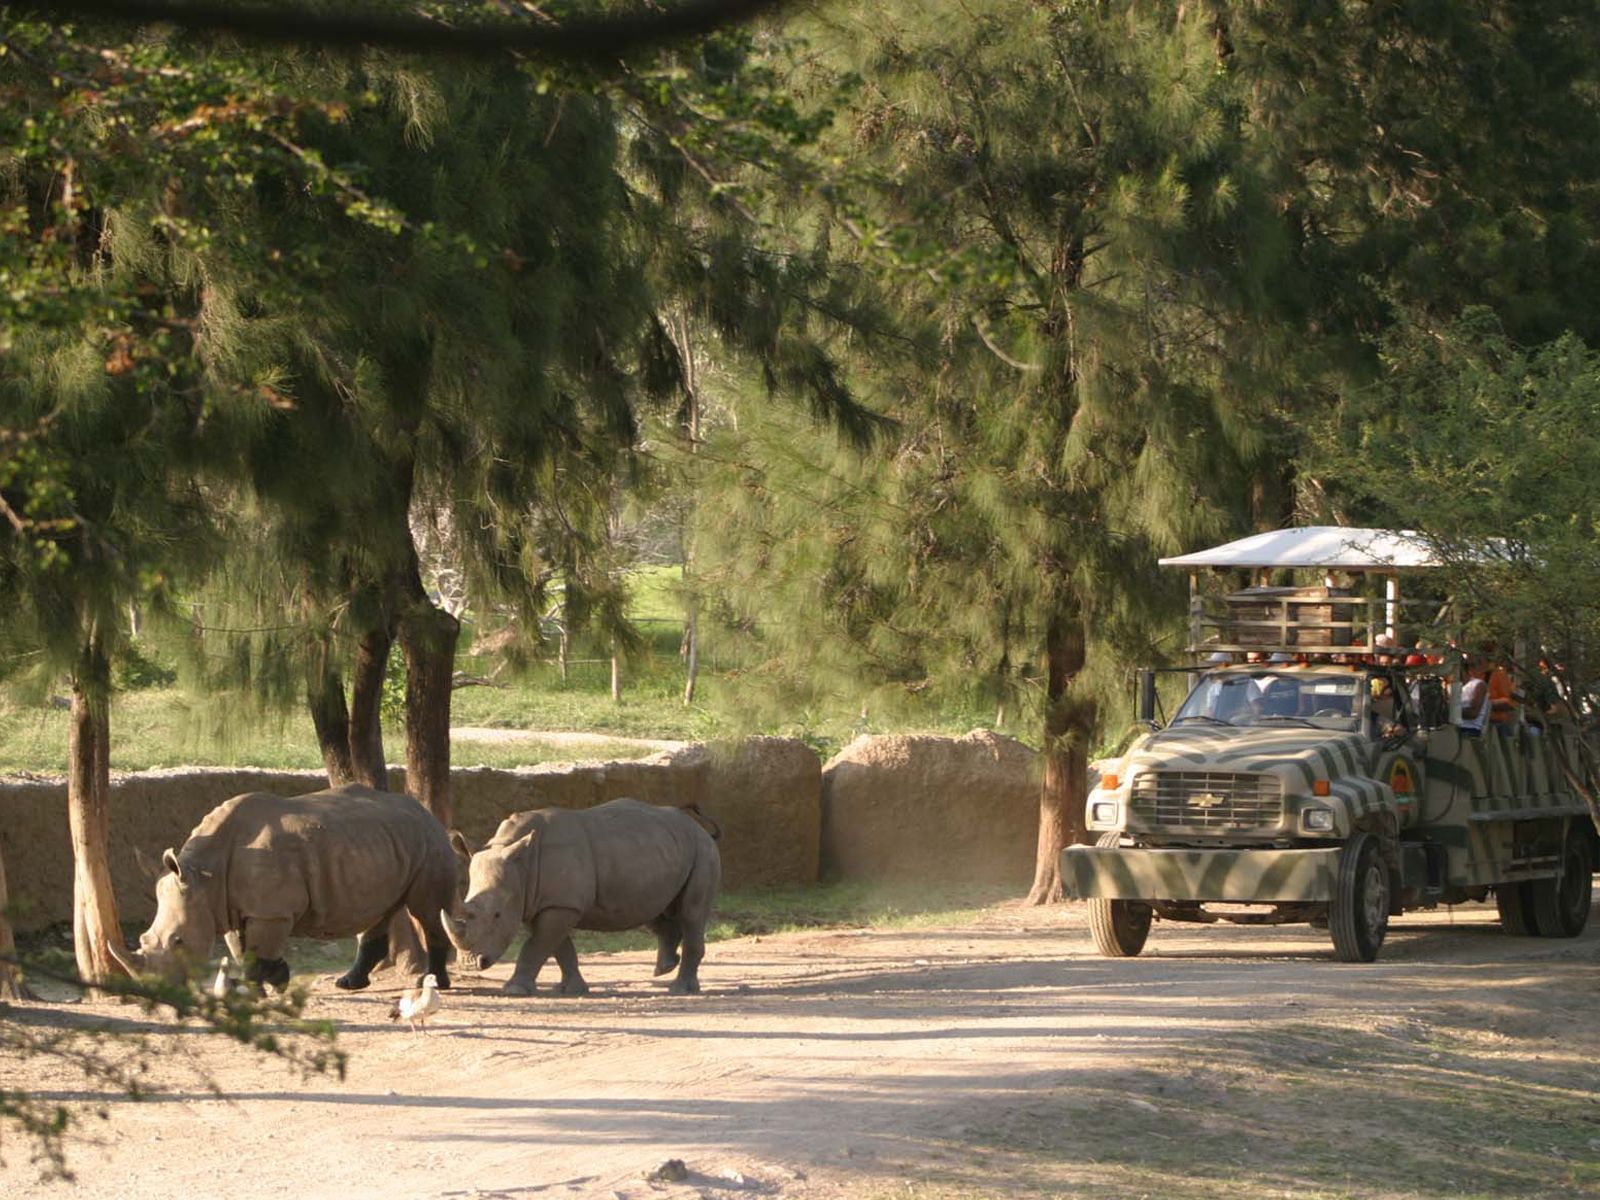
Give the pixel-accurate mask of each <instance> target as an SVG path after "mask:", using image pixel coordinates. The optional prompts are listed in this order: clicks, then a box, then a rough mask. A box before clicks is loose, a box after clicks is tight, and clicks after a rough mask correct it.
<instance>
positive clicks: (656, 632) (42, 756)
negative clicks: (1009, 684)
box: [0, 566, 984, 775]
mask: <svg viewBox="0 0 1600 1200" xmlns="http://www.w3.org/2000/svg"><path fill="white" fill-rule="evenodd" d="M681 578H682V576H681V573H680V571H679V569H678V568H677V567H674V566H657V567H649V568H644V569H641V570H639V571H638V572H636V573H635V574H634V576H633V578H632V580H631V582H630V601H629V603H630V613H631V615H632V616H633V619H634V620H635V621H636V622H637V623H638V625H639V631H640V633H641V635H642V645H641V647H640V648H639V649H638V650H637V651H636V652H634V653H633V654H631V655H629V656H628V657H627V659H626V660H625V661H624V663H623V667H622V678H623V691H622V699H621V701H620V702H618V701H615V700H613V699H612V698H611V661H610V652H609V647H607V646H603V645H599V644H596V643H593V642H592V641H585V640H584V639H581V638H580V639H579V640H578V641H577V643H576V644H575V646H574V648H573V654H572V661H571V662H570V663H569V671H568V677H567V678H566V679H562V677H561V673H560V670H559V669H558V667H557V665H556V664H555V662H554V661H541V662H535V663H533V664H531V665H530V666H528V667H527V668H525V669H524V670H522V671H520V672H511V671H510V670H508V669H507V667H506V665H505V664H504V663H503V662H502V661H500V660H499V659H498V658H494V657H490V656H481V655H473V654H472V653H470V647H471V644H472V642H473V640H474V637H475V634H476V631H475V630H473V629H470V628H469V629H467V630H464V631H463V637H462V651H461V654H460V656H459V659H458V664H457V665H458V667H459V668H460V670H461V671H462V672H463V673H465V674H466V675H468V676H471V677H474V678H477V679H482V680H484V681H486V683H487V686H467V687H462V688H459V689H458V690H457V691H456V693H455V696H454V699H453V711H452V724H453V725H454V726H455V727H457V728H460V727H463V726H487V727H490V728H496V729H515V730H533V731H546V730H549V731H579V732H586V733H595V734H601V735H607V734H610V735H615V736H616V737H618V738H655V739H663V738H665V739H672V740H676V741H707V740H711V739H714V738H718V737H737V736H741V735H747V734H753V733H766V734H777V735H780V736H785V737H798V738H801V739H803V740H805V741H807V742H809V743H810V744H811V745H813V746H815V747H816V748H817V750H818V752H819V753H821V754H823V755H829V754H831V753H833V752H834V751H836V750H837V749H839V747H841V746H842V745H844V744H845V743H847V742H848V741H849V740H850V739H851V738H852V737H854V736H855V735H856V734H857V733H861V732H873V733H883V732H893V731H898V730H903V729H905V728H907V727H908V726H909V725H911V724H914V725H915V727H916V728H918V729H923V730H927V731H929V732H937V733H953V734H959V733H965V732H967V731H968V730H969V729H972V728H974V727H976V726H979V725H981V724H983V722H984V714H980V713H977V712H972V711H949V710H937V711H930V712H929V713H927V714H926V716H925V717H921V718H918V719H915V720H914V721H907V720H906V719H901V721H900V722H899V723H892V724H891V723H884V722H879V723H873V724H869V723H867V722H864V721H863V719H862V717H861V712H860V705H859V701H858V700H855V699H854V698H850V697H841V698H840V700H839V701H838V703H837V704H835V705H833V706H831V707H828V708H823V709H819V710H807V711H799V712H793V713H774V712H772V711H771V710H770V709H767V708H764V707H763V706H762V705H761V704H758V703H754V702H752V698H753V692H752V690H751V685H750V684H748V683H747V682H745V680H744V678H743V677H742V675H741V672H742V670H743V669H744V668H745V667H747V666H748V664H743V663H737V662H725V661H722V660H721V659H720V658H719V656H718V652H717V648H716V646H715V645H714V644H712V643H708V644H707V645H706V647H704V649H703V650H702V656H701V672H700V682H699V687H698V690H697V694H696V702H695V704H694V705H692V706H685V705H684V703H683V687H684V678H685V674H684V664H683V662H682V660H681V658H680V657H679V648H680V644H681V641H682V637H683V605H682V598H681V595H680V592H679V587H680V581H681ZM713 641H714V639H713ZM550 653H551V656H552V659H553V655H554V651H553V649H552V650H551V651H550ZM399 663H400V656H399V654H398V652H396V654H395V656H394V659H393V661H392V662H391V668H390V674H391V682H390V687H389V699H388V701H387V702H386V703H389V704H390V715H391V716H393V717H394V722H393V724H392V725H391V726H388V727H386V729H385V734H384V736H385V745H386V746H387V748H388V753H389V760H390V761H391V762H398V761H401V760H402V759H403V757H404V746H405V739H404V734H403V731H402V730H401V728H400V727H399V721H398V717H399V714H398V712H397V711H393V709H394V708H395V707H396V706H397V703H398V699H399V697H400V695H402V694H403V693H402V688H403V679H402V676H401V674H400V666H399ZM67 732H68V714H67V712H66V709H65V701H64V700H63V699H62V697H61V696H60V695H57V696H55V697H53V698H47V699H45V700H43V701H41V700H39V699H37V698H29V697H27V696H25V694H24V693H22V692H20V691H17V690H13V689H5V688H0V774H10V775H17V774H32V775H60V774H62V773H64V771H65V768H66V759H67ZM650 752H651V751H650V750H649V749H647V748H639V747H633V746H628V745H625V744H622V743H620V742H619V743H608V744H597V745H585V746H583V747H581V748H573V747H569V746H562V745H558V744H553V743H549V742H545V743H540V742H537V741H533V742H520V741H519V742H518V743H517V744H514V745H508V744H495V743H487V742H483V741H465V740H463V741H458V742H457V744H456V746H455V748H454V751H453V758H454V761H455V762H456V763H457V765H461V766H474V765H482V766H490V767H512V766H522V765H530V764H534V763H539V762H560V761H567V760H570V759H573V758H586V759H593V758H628V757H639V756H640V755H643V754H648V753H650ZM321 765H322V759H321V756H320V754H319V753H318V751H317V745H316V739H315V737H314V736H313V734H312V729H311V722H310V719H309V718H308V717H307V716H306V715H305V713H304V711H303V710H297V711H294V712H290V713H276V712H264V711H261V710H260V708H259V707H258V706H257V705H255V704H254V703H253V702H251V701H250V699H249V698H248V697H238V696H233V697H230V696H220V695H197V694H196V693H195V692H193V691H192V690H188V689H186V688H184V687H162V686H155V687H145V688H138V689H134V690H124V691H121V692H118V693H117V694H116V695H115V696H114V697H113V701H112V711H111V768H112V770H114V771H141V770H148V769H150V768H154V767H181V766H252V767H264V768H277V769H315V768H318V767H320V766H321Z"/></svg>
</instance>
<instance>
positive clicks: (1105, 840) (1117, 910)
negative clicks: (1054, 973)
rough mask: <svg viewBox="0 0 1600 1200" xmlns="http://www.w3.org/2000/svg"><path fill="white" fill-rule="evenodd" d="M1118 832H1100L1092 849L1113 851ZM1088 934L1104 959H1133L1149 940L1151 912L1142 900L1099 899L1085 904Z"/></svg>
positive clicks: (1119, 837) (1118, 836) (1116, 843)
mask: <svg viewBox="0 0 1600 1200" xmlns="http://www.w3.org/2000/svg"><path fill="white" fill-rule="evenodd" d="M1121 840H1122V835H1121V834H1119V833H1115V832H1113V833H1103V834H1101V835H1100V838H1099V840H1098V841H1096V842H1095V845H1096V846H1099V847H1100V848H1101V849H1108V848H1109V849H1115V848H1116V847H1117V845H1118V844H1119V843H1120V842H1121ZM1088 903H1089V932H1090V933H1091V934H1093V935H1094V947H1095V949H1096V950H1098V951H1100V953H1101V954H1103V955H1104V956H1105V957H1107V958H1133V957H1134V956H1135V955H1136V954H1138V953H1139V951H1141V950H1143V949H1144V944H1145V941H1146V940H1147V939H1148V938H1149V937H1150V921H1151V918H1152V917H1154V915H1155V910H1154V909H1153V908H1151V906H1150V905H1149V904H1147V903H1145V902H1144V901H1143V900H1101V899H1091V900H1090V901H1089V902H1088Z"/></svg>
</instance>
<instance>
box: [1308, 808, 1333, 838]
mask: <svg viewBox="0 0 1600 1200" xmlns="http://www.w3.org/2000/svg"><path fill="white" fill-rule="evenodd" d="M1301 820H1302V821H1303V822H1304V823H1305V827H1306V828H1307V829H1308V830H1310V831H1311V832H1312V833H1332V832H1333V810H1332V809H1331V808H1308V809H1306V811H1305V815H1304V816H1303V817H1301Z"/></svg>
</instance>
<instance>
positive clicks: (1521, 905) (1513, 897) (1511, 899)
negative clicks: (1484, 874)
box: [1494, 883, 1539, 937]
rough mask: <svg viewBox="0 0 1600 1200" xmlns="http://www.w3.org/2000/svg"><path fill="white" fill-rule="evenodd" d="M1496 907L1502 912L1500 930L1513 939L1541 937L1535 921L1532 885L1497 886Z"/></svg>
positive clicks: (1502, 884) (1498, 884) (1505, 884)
mask: <svg viewBox="0 0 1600 1200" xmlns="http://www.w3.org/2000/svg"><path fill="white" fill-rule="evenodd" d="M1494 906H1495V908H1497V909H1498V910H1499V912H1500V928H1501V929H1503V930H1505V931H1506V932H1507V933H1509V934H1510V935H1511V936H1512V937H1538V936H1539V927H1538V926H1537V925H1536V924H1534V920H1533V885H1532V884H1531V883H1497V884H1495V885H1494Z"/></svg>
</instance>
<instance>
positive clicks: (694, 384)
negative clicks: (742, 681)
mask: <svg viewBox="0 0 1600 1200" xmlns="http://www.w3.org/2000/svg"><path fill="white" fill-rule="evenodd" d="M671 328H672V336H673V341H674V343H675V344H676V346H677V351H678V362H679V364H680V370H681V371H682V372H683V399H684V405H683V440H684V444H685V445H686V446H687V447H688V451H689V461H690V462H693V461H694V456H695V455H697V454H699V453H700V371H699V366H698V364H697V363H696V362H695V357H694V339H693V338H692V337H691V336H690V329H689V316H688V314H687V313H686V312H681V311H680V312H679V313H678V314H677V320H676V321H674V322H673V323H672V326H671ZM691 478H693V476H691ZM688 495H689V497H690V499H689V501H688V503H687V505H686V506H685V508H684V513H683V518H682V520H681V521H680V523H679V526H678V545H679V546H680V547H681V549H682V552H683V581H684V584H685V585H688V584H689V583H690V578H689V571H690V565H691V559H692V557H693V547H692V542H693V530H694V520H693V516H694V500H693V497H694V488H693V486H692V485H691V487H690V489H689V492H688ZM683 649H684V655H683V658H684V666H685V667H686V668H687V678H686V679H685V680H684V684H683V703H684V704H685V705H686V706H687V705H690V704H693V703H694V689H695V684H696V683H697V682H698V681H699V678H700V600H699V597H698V596H697V595H696V594H695V592H694V591H693V590H692V589H691V590H690V591H689V593H688V604H687V611H686V612H685V613H684V625H683Z"/></svg>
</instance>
